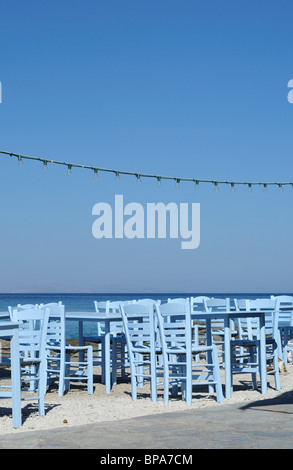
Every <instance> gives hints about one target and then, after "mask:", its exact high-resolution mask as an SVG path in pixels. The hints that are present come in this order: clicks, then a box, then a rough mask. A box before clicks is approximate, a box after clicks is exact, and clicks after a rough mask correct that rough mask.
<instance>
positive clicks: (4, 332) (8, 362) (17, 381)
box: [0, 321, 22, 428]
mask: <svg viewBox="0 0 293 470" xmlns="http://www.w3.org/2000/svg"><path fill="white" fill-rule="evenodd" d="M0 338H1V339H2V338H7V339H8V340H10V347H9V348H4V351H3V347H1V358H0V362H1V366H4V367H5V366H7V367H9V368H10V385H9V384H7V383H5V384H3V383H1V385H0V398H11V399H12V426H13V427H14V428H19V427H21V425H22V416H21V377H20V361H19V328H18V325H17V324H16V322H13V323H12V322H6V321H5V322H1V326H0ZM3 352H4V354H3ZM5 378H6V377H5ZM1 382H2V381H1ZM5 382H6V380H5Z"/></svg>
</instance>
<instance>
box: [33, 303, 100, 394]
mask: <svg viewBox="0 0 293 470" xmlns="http://www.w3.org/2000/svg"><path fill="white" fill-rule="evenodd" d="M40 308H46V309H48V311H49V321H48V327H47V331H46V349H45V350H46V371H45V375H46V383H47V384H50V382H52V380H54V379H57V380H59V387H58V395H59V396H63V395H64V392H65V391H68V390H69V389H70V381H78V382H81V381H86V382H87V391H88V393H89V394H92V393H93V352H92V346H71V345H70V344H67V343H66V335H65V333H66V330H65V307H64V305H62V303H61V302H59V303H49V304H46V305H40ZM79 353H82V354H81V359H79V358H78V354H79Z"/></svg>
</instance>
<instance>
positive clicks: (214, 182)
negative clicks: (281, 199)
mask: <svg viewBox="0 0 293 470" xmlns="http://www.w3.org/2000/svg"><path fill="white" fill-rule="evenodd" d="M0 154H2V155H7V156H10V157H15V158H16V159H17V160H18V164H19V165H20V166H22V164H23V160H34V161H40V162H42V163H43V168H44V169H45V170H46V169H47V165H48V163H52V164H55V165H63V166H66V167H67V174H68V175H70V174H71V170H72V168H84V169H88V170H92V171H93V172H94V177H95V178H96V177H97V176H98V173H101V172H106V173H113V174H114V175H115V177H116V180H117V181H119V180H120V175H128V176H135V177H136V180H137V183H138V184H140V183H141V181H142V179H143V178H153V179H155V180H156V181H157V183H158V185H159V186H160V185H161V183H162V180H172V181H175V182H176V187H177V188H178V187H179V184H180V183H181V182H182V181H186V182H192V183H193V184H195V188H196V189H198V188H199V184H200V183H210V184H212V185H213V186H214V189H215V190H216V191H218V190H219V186H220V185H230V187H231V189H232V191H234V190H235V185H236V184H237V185H243V186H245V185H247V186H248V191H249V192H251V190H252V186H263V188H264V191H267V188H268V186H277V187H278V188H279V190H280V191H281V192H282V191H283V187H284V186H288V185H290V186H291V188H292V190H293V182H252V181H251V182H248V181H221V180H208V179H196V180H195V179H194V178H181V177H180V178H178V177H174V176H164V175H157V174H149V173H137V172H132V171H124V170H115V169H110V168H100V167H93V166H88V165H81V164H79V163H70V162H60V161H58V160H50V159H48V158H41V157H33V156H30V155H21V154H18V153H12V152H6V151H4V150H0Z"/></svg>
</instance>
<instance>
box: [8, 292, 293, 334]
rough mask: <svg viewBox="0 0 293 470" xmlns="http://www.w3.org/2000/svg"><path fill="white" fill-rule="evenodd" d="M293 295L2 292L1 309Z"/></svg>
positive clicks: (89, 330)
mask: <svg viewBox="0 0 293 470" xmlns="http://www.w3.org/2000/svg"><path fill="white" fill-rule="evenodd" d="M281 294H286V295H293V294H291V293H284V292H282V293H276V292H272V293H266V294H261V293H260V294H255V293H254V294H250V293H242V294H235V293H234V294H229V293H222V294H218V293H215V294H213V293H208V294H205V293H199V294H196V293H190V294H186V293H185V294H182V293H177V294H174V293H172V294H0V311H1V312H5V311H7V307H8V306H9V305H11V306H12V307H14V306H16V305H17V304H40V303H44V304H46V303H49V302H59V301H60V300H61V301H62V303H63V304H64V305H65V309H66V311H68V312H70V311H94V300H97V301H98V302H103V301H106V300H110V301H111V302H114V301H117V300H122V301H123V300H134V299H136V300H138V299H145V298H148V299H149V298H151V299H155V300H157V299H160V300H161V302H162V303H164V302H167V300H168V298H172V299H174V298H177V297H190V296H193V297H196V296H198V295H207V296H208V297H216V298H221V299H224V298H226V297H230V298H231V299H257V298H265V297H270V295H281ZM84 332H85V334H86V335H92V334H95V332H96V331H95V326H94V324H92V323H90V322H88V323H87V324H85V326H84ZM66 336H67V338H77V337H78V330H77V324H76V322H67V324H66Z"/></svg>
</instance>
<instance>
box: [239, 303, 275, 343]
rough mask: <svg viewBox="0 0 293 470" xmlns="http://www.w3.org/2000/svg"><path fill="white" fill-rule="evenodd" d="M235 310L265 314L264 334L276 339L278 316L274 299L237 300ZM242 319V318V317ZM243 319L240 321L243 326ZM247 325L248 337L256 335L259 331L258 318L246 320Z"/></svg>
mask: <svg viewBox="0 0 293 470" xmlns="http://www.w3.org/2000/svg"><path fill="white" fill-rule="evenodd" d="M235 303H237V308H238V309H240V311H241V310H242V311H243V312H245V311H249V312H253V311H259V312H264V313H265V327H266V333H267V334H271V335H273V336H274V337H275V338H276V337H277V332H278V320H279V314H278V311H277V310H276V305H277V300H276V298H270V299H256V300H251V299H246V300H237V301H236V302H235ZM243 318H244V317H243ZM243 322H244V319H243V320H242V325H244V323H243ZM247 325H248V331H249V336H250V335H254V336H257V335H258V330H259V319H258V318H255V319H254V318H247ZM249 339H251V338H250V337H249Z"/></svg>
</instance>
